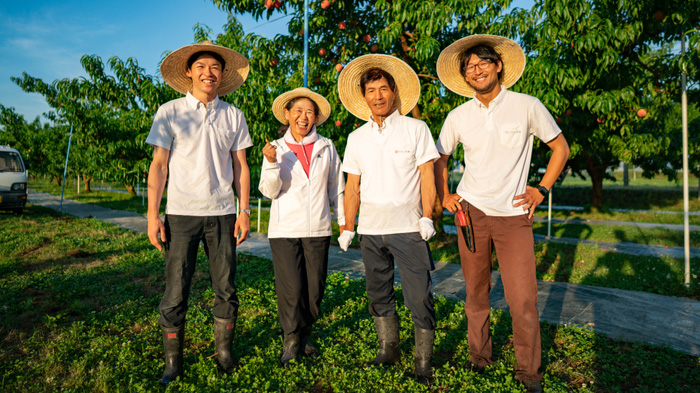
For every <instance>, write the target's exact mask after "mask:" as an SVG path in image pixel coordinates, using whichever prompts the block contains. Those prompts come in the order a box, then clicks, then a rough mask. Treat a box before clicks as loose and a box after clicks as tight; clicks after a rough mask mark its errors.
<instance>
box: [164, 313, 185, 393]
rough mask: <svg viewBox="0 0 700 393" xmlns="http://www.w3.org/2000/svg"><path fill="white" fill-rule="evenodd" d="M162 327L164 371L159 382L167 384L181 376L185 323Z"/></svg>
mask: <svg viewBox="0 0 700 393" xmlns="http://www.w3.org/2000/svg"><path fill="white" fill-rule="evenodd" d="M162 329H163V348H165V371H164V372H163V376H162V377H161V378H160V384H161V385H163V386H168V384H169V383H170V382H172V381H174V380H176V379H177V378H178V377H181V376H182V347H183V345H184V342H185V325H182V326H181V327H179V328H162Z"/></svg>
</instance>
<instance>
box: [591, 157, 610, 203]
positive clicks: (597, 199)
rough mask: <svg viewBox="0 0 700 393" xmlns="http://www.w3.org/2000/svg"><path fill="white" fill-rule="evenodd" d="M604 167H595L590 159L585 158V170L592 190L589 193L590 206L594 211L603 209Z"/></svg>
mask: <svg viewBox="0 0 700 393" xmlns="http://www.w3.org/2000/svg"><path fill="white" fill-rule="evenodd" d="M605 168H607V167H606V166H595V165H594V164H593V160H592V159H591V158H590V157H586V170H587V171H588V175H589V176H590V177H591V183H592V185H593V190H592V192H591V205H592V206H593V208H595V209H600V208H601V207H603V179H604V178H605Z"/></svg>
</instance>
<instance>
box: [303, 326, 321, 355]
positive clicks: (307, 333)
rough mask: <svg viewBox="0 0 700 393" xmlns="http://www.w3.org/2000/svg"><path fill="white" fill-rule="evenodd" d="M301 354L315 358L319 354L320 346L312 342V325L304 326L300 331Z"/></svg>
mask: <svg viewBox="0 0 700 393" xmlns="http://www.w3.org/2000/svg"><path fill="white" fill-rule="evenodd" d="M300 337H301V338H300V343H299V354H300V355H304V356H308V357H310V358H315V357H317V356H318V348H317V347H316V345H314V344H313V343H312V342H311V325H309V326H304V327H303V328H302V329H301V333H300Z"/></svg>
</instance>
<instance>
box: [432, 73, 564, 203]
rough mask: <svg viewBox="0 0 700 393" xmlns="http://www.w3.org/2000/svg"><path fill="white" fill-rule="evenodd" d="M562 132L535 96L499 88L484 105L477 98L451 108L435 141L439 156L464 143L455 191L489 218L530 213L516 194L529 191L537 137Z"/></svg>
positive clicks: (551, 138) (541, 137)
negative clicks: (517, 202) (516, 199)
mask: <svg viewBox="0 0 700 393" xmlns="http://www.w3.org/2000/svg"><path fill="white" fill-rule="evenodd" d="M560 133H561V130H560V129H559V127H558V126H557V123H556V122H555V121H554V118H552V115H551V114H550V113H549V111H547V108H545V106H544V105H543V104H542V103H541V102H540V100H538V99H537V98H535V97H532V96H529V95H526V94H521V93H515V92H512V91H509V90H507V89H506V88H505V87H504V86H501V92H500V93H499V94H498V96H497V97H496V98H495V99H493V101H491V102H490V103H489V107H488V108H487V107H486V106H484V105H483V104H482V103H481V101H479V100H478V99H476V98H474V99H472V100H470V101H467V102H466V103H464V104H462V105H460V106H458V107H457V108H455V109H453V110H452V111H451V112H450V113H449V114H448V115H447V118H446V119H445V123H444V124H443V126H442V130H441V131H440V137H439V138H438V141H437V149H438V151H439V152H440V153H441V154H446V155H451V154H452V153H454V151H455V150H456V149H457V145H458V144H459V143H461V144H462V145H463V146H464V167H465V169H464V175H463V176H462V180H461V181H460V182H459V185H458V186H457V194H459V196H461V197H462V198H464V199H466V200H467V201H468V202H469V203H471V204H472V205H474V206H475V207H476V208H478V209H479V210H481V211H483V212H484V213H486V214H487V215H491V216H517V215H521V214H526V213H527V211H524V210H523V208H522V207H521V206H519V207H513V203H514V202H513V198H514V197H515V196H516V195H520V194H522V193H524V192H525V186H527V179H528V171H529V169H530V159H531V158H532V144H533V136H537V137H538V138H539V139H541V140H542V141H544V142H550V141H552V140H553V139H554V138H556V137H557V136H558V135H559V134H560Z"/></svg>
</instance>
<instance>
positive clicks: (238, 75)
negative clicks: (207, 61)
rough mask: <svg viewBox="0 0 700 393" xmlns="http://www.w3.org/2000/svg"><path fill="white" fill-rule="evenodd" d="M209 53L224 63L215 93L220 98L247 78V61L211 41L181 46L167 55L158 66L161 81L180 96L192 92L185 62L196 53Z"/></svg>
mask: <svg viewBox="0 0 700 393" xmlns="http://www.w3.org/2000/svg"><path fill="white" fill-rule="evenodd" d="M203 51H209V52H214V53H217V54H218V55H219V56H221V57H222V58H223V59H224V61H225V62H226V66H225V68H224V70H223V73H222V76H221V84H220V85H219V88H218V89H217V90H216V93H217V94H218V95H219V96H220V97H221V96H225V95H226V94H229V93H231V92H233V91H235V90H236V89H238V88H239V87H241V85H242V84H243V82H245V79H246V78H247V77H248V70H249V68H248V59H246V58H245V56H243V55H242V54H240V53H238V52H236V51H235V50H233V49H229V48H225V47H223V46H220V45H214V44H212V42H211V41H202V42H200V43H198V44H192V45H187V46H183V47H182V48H180V49H178V50H176V51H174V52H172V53H171V54H169V55H168V56H167V57H166V58H165V60H163V62H162V63H161V64H160V74H161V75H163V80H165V82H166V83H167V84H169V85H170V87H172V88H173V89H175V90H177V91H179V92H180V93H182V94H187V92H188V91H190V90H192V79H190V78H188V77H187V75H185V73H186V72H187V60H189V58H190V56H192V55H193V54H195V53H197V52H203Z"/></svg>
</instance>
